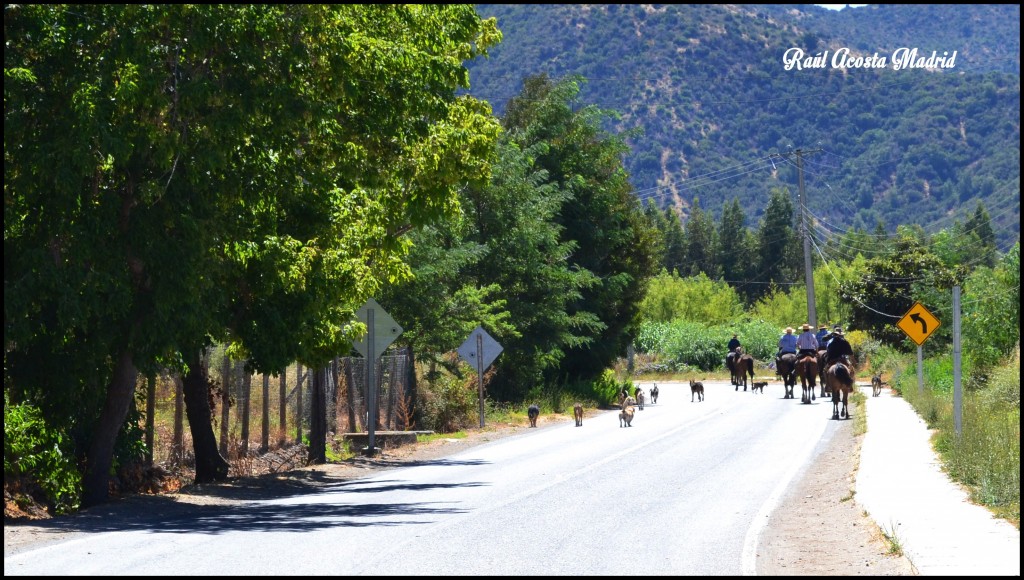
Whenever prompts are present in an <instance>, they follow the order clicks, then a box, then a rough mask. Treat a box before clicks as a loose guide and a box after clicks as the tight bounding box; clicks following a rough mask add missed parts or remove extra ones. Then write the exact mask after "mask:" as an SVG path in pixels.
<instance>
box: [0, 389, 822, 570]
mask: <svg viewBox="0 0 1024 580" xmlns="http://www.w3.org/2000/svg"><path fill="white" fill-rule="evenodd" d="M705 385H706V391H707V392H706V399H705V401H704V402H702V403H700V402H691V393H690V389H689V387H688V386H687V385H685V384H663V385H659V387H660V390H661V396H660V398H659V402H658V404H657V405H652V404H649V403H648V405H647V406H646V408H645V409H644V410H642V411H641V410H637V412H636V417H635V419H634V420H633V425H632V427H620V426H619V419H618V413H617V412H615V411H609V412H607V413H604V414H601V415H599V416H596V417H591V418H587V419H586V420H585V421H584V423H583V426H582V427H575V426H574V425H573V424H572V423H567V424H565V425H559V426H553V427H548V428H545V429H538V430H529V431H528V432H526V433H524V434H522V435H517V436H513V437H507V438H504V439H501V440H498V441H494V442H492V443H488V444H484V445H480V446H477V447H474V448H472V449H469V450H468V451H466V452H464V453H462V454H459V455H455V456H451V457H448V458H445V459H442V460H438V461H433V462H427V464H425V465H420V466H415V467H409V468H403V469H397V470H390V471H386V472H383V473H381V474H379V475H378V476H375V477H370V478H365V479H359V480H354V481H347V482H344V483H341V484H338V485H335V486H333V487H328V488H327V489H325V490H324V491H322V492H320V493H316V494H313V495H301V496H294V497H287V498H282V499H276V500H271V501H252V502H249V503H246V504H244V505H241V506H227V507H225V506H210V507H209V508H208V509H205V510H202V511H201V512H200V514H201V515H200V516H199V517H195V516H191V517H187V518H180V517H174V516H169V515H166V514H164V515H160V516H158V517H154V518H152V519H151V520H146V519H145V518H143V519H142V520H140V521H138V522H135V523H133V524H132V525H131V526H124V527H123V528H121V529H117V530H115V531H103V532H98V533H89V534H82V535H78V536H77V537H76V538H75V539H72V540H70V541H67V542H62V543H57V544H51V545H47V546H44V547H41V548H38V549H34V550H29V551H25V552H21V553H18V554H15V555H12V556H10V557H5V559H4V560H5V561H4V573H5V575H52V574H75V575H158V574H159V575H193V574H202V575H270V574H273V575H298V574H315V575H399V574H407V575H408V574H412V575H453V574H458V575H492V574H498V575H511V574H525V575H604V574H616V575H621V574H644V575H654V574H658V575H738V574H744V573H747V574H749V573H752V571H753V569H754V568H753V557H754V549H755V547H756V541H757V538H758V536H759V534H760V533H761V532H762V531H763V525H764V523H765V521H766V519H767V516H768V514H769V513H770V512H771V510H772V508H773V507H774V506H775V504H776V503H777V502H778V500H779V498H780V497H781V496H782V494H783V492H784V491H785V489H786V486H787V485H788V484H789V483H790V481H791V480H792V479H793V477H794V475H795V474H796V473H797V472H798V471H800V469H801V468H802V467H803V466H804V465H806V464H807V463H808V462H811V461H813V459H814V456H815V454H816V452H817V450H816V446H817V443H818V442H819V441H820V440H821V439H822V438H827V437H830V436H831V434H832V432H833V431H834V429H835V428H836V427H837V425H838V423H837V422H835V421H832V420H831V416H832V405H831V402H829V401H821V400H820V399H819V400H818V401H816V402H815V403H814V404H812V405H802V404H800V403H799V400H800V399H799V388H797V398H796V399H795V400H793V399H789V400H784V399H782V398H781V397H782V389H781V387H775V388H774V389H772V388H771V387H769V389H768V392H766V393H765V394H763V395H762V394H752V393H750V392H742V391H740V392H735V391H734V390H733V388H732V387H731V386H729V385H728V384H725V383H714V382H706V383H705ZM643 386H644V387H645V388H649V386H650V384H649V383H645V384H644V385H643Z"/></svg>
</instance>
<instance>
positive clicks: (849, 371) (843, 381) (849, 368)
mask: <svg viewBox="0 0 1024 580" xmlns="http://www.w3.org/2000/svg"><path fill="white" fill-rule="evenodd" d="M825 376H826V378H827V379H828V383H829V387H831V388H832V418H833V419H849V418H850V409H849V407H848V406H847V400H848V399H849V397H850V392H851V391H853V383H854V379H853V365H852V364H850V361H849V359H848V358H846V357H845V356H844V357H842V358H841V359H839V360H838V361H836V362H834V363H833V364H831V365H829V367H828V370H827V371H825ZM839 403H842V404H843V408H842V412H840V410H839Z"/></svg>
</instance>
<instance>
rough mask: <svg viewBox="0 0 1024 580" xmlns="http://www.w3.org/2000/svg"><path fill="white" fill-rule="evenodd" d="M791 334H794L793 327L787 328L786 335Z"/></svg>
mask: <svg viewBox="0 0 1024 580" xmlns="http://www.w3.org/2000/svg"><path fill="white" fill-rule="evenodd" d="M791 332H793V327H792V326H787V327H786V334H789V333H791Z"/></svg>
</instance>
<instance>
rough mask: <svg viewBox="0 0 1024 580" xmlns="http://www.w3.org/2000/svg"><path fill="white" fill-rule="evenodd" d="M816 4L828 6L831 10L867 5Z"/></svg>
mask: <svg viewBox="0 0 1024 580" xmlns="http://www.w3.org/2000/svg"><path fill="white" fill-rule="evenodd" d="M815 6H821V7H822V8H828V9H829V10H842V9H843V8H846V7H847V6H849V7H850V8H858V7H860V6H867V4H815Z"/></svg>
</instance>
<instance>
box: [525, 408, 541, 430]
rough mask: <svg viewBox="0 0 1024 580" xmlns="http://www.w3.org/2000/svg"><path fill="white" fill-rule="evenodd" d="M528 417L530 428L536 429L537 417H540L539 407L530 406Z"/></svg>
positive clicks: (527, 411)
mask: <svg viewBox="0 0 1024 580" xmlns="http://www.w3.org/2000/svg"><path fill="white" fill-rule="evenodd" d="M526 416H527V417H529V418H530V427H536V426H537V417H539V416H540V407H538V406H537V405H530V408H529V409H527V410H526Z"/></svg>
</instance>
